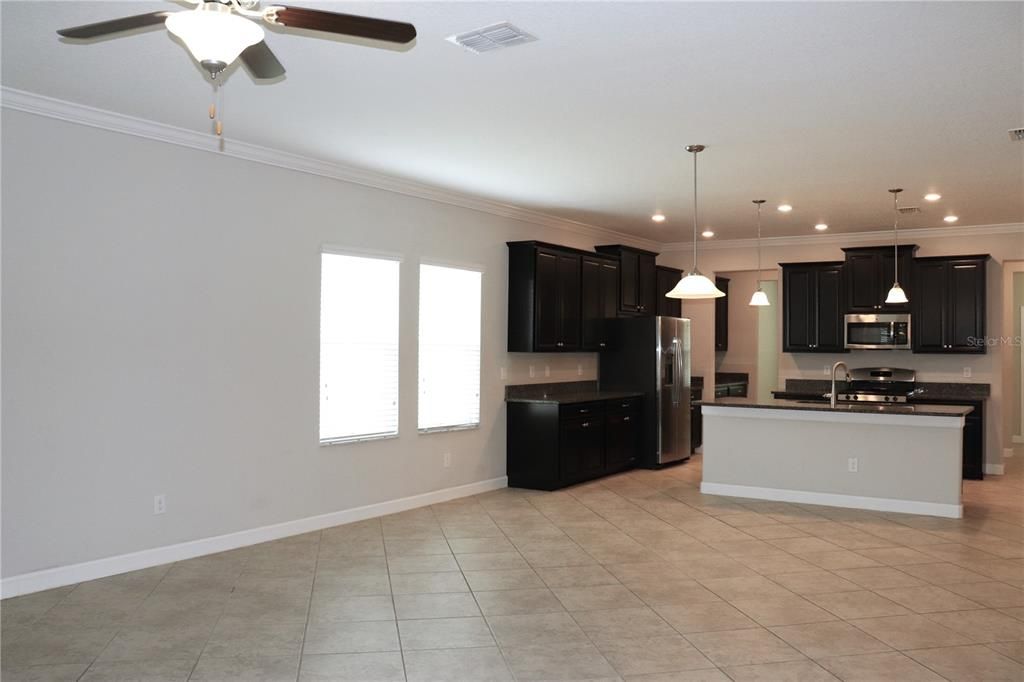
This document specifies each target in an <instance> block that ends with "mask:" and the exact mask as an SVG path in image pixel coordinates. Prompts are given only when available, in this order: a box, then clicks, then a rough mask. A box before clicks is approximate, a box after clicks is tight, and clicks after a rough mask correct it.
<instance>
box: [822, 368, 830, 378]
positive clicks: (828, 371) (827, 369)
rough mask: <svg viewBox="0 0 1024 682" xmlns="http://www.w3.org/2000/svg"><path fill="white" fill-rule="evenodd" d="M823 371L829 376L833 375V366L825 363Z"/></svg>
mask: <svg viewBox="0 0 1024 682" xmlns="http://www.w3.org/2000/svg"><path fill="white" fill-rule="evenodd" d="M822 373H823V374H824V375H825V376H827V377H828V376H832V368H831V367H829V366H828V365H825V369H824V370H822Z"/></svg>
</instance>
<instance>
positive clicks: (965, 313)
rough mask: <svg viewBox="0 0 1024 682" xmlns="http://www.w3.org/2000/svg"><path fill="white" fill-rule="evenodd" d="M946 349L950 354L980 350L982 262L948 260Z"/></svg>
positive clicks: (983, 326)
mask: <svg viewBox="0 0 1024 682" xmlns="http://www.w3.org/2000/svg"><path fill="white" fill-rule="evenodd" d="M948 277H949V288H948V290H947V298H948V301H949V304H948V311H947V319H948V324H947V336H946V349H947V351H949V352H953V353H984V352H985V344H984V340H983V337H984V336H985V263H984V261H977V260H951V261H949V270H948Z"/></svg>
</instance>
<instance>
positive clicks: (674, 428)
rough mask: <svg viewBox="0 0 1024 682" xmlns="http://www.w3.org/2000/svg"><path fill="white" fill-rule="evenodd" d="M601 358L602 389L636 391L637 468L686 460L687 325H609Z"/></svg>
mask: <svg viewBox="0 0 1024 682" xmlns="http://www.w3.org/2000/svg"><path fill="white" fill-rule="evenodd" d="M607 323H608V324H609V325H610V329H609V334H608V347H607V348H606V349H604V350H602V351H601V354H600V374H599V376H598V380H599V382H600V385H601V389H602V390H613V391H614V390H629V391H641V392H643V394H644V408H643V410H644V420H643V434H642V442H641V448H642V449H641V452H640V457H639V463H640V466H644V467H648V468H655V467H659V466H663V465H665V464H672V463H674V462H681V461H683V460H686V459H689V457H690V321H689V320H685V319H681V318H678V317H637V318H620V319H615V320H608V321H607Z"/></svg>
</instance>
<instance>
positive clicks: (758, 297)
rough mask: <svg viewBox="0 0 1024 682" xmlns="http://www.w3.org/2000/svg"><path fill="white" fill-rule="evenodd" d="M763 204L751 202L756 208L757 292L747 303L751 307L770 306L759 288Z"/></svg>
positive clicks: (761, 200) (761, 201)
mask: <svg viewBox="0 0 1024 682" xmlns="http://www.w3.org/2000/svg"><path fill="white" fill-rule="evenodd" d="M764 202H765V200H764V199H754V201H753V202H752V203H753V204H754V205H755V206H757V291H755V292H754V295H753V296H751V297H750V303H749V305H753V306H765V305H771V303H770V302H769V301H768V294H766V293H764V289H762V288H761V204H763V203H764Z"/></svg>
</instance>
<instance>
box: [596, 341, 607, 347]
mask: <svg viewBox="0 0 1024 682" xmlns="http://www.w3.org/2000/svg"><path fill="white" fill-rule="evenodd" d="M597 345H598V346H600V347H601V348H604V347H605V342H604V341H602V342H601V343H599V344H597Z"/></svg>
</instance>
